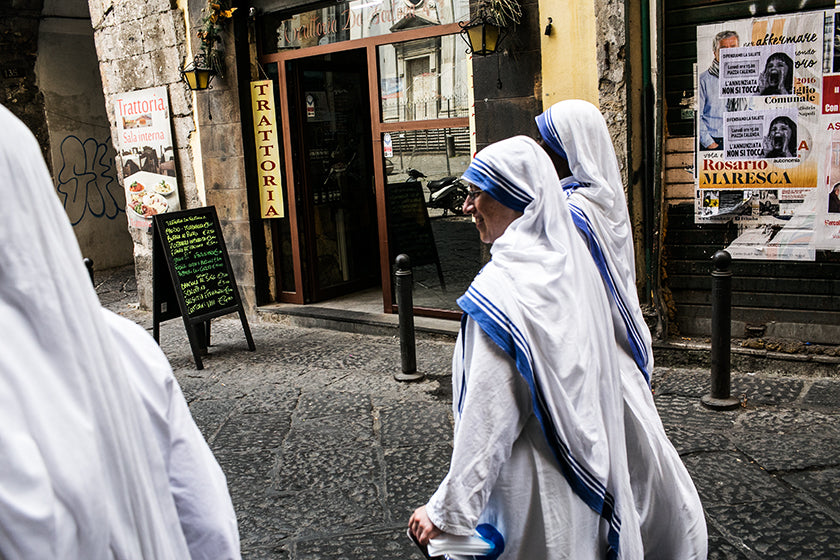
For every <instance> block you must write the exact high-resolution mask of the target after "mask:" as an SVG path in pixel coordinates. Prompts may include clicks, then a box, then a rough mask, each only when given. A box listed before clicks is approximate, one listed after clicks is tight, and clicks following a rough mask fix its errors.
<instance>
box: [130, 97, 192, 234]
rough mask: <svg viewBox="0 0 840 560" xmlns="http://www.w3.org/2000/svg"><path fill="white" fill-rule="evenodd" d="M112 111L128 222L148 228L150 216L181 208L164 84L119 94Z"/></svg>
mask: <svg viewBox="0 0 840 560" xmlns="http://www.w3.org/2000/svg"><path fill="white" fill-rule="evenodd" d="M114 112H115V114H116V119H117V128H118V130H119V134H118V138H119V158H120V165H121V166H122V175H123V185H124V187H125V201H126V204H125V213H126V216H127V217H128V224H129V226H131V227H134V228H142V229H148V228H149V227H151V225H152V216H154V215H156V214H165V213H166V212H175V211H178V210H180V209H181V199H180V195H179V194H178V179H177V173H176V169H175V158H174V153H175V151H174V149H173V147H172V123H171V118H170V115H169V99H168V98H167V93H166V87H155V88H150V89H144V90H140V91H132V92H128V93H123V94H121V95H119V96H118V97H117V98H116V100H115V102H114Z"/></svg>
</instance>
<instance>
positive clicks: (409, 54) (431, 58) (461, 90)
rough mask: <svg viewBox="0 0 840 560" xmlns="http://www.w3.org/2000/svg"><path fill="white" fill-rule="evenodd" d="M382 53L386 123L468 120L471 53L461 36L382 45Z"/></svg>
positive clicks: (383, 109) (380, 75)
mask: <svg viewBox="0 0 840 560" xmlns="http://www.w3.org/2000/svg"><path fill="white" fill-rule="evenodd" d="M378 52H379V79H380V109H381V114H382V122H404V121H415V120H427V119H443V118H455V117H466V116H468V114H469V95H468V83H467V78H468V75H469V72H468V70H467V53H466V50H465V49H464V44H463V41H461V39H460V38H459V37H458V36H455V35H446V36H443V37H431V38H428V39H418V40H416V41H406V42H404V43H394V44H389V45H382V46H380V47H379V49H378Z"/></svg>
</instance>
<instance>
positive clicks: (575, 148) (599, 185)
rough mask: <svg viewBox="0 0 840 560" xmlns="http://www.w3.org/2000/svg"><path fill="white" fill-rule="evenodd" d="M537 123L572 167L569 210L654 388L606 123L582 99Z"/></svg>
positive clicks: (625, 216)
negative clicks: (585, 240)
mask: <svg viewBox="0 0 840 560" xmlns="http://www.w3.org/2000/svg"><path fill="white" fill-rule="evenodd" d="M536 120H537V127H538V128H539V131H540V134H541V135H542V137H543V140H544V141H545V143H546V144H548V146H549V147H551V148H552V149H553V150H554V151H555V152H557V153H558V154H559V155H561V156H562V157H564V158H565V159H566V160H567V161H568V162H569V169H570V170H571V172H572V176H573V177H574V178H575V179H576V180H577V182H576V183H575V182H572V183H571V184H570V185H567V186H565V187H564V188H566V192H567V194H568V195H569V207H570V209H571V211H572V215H573V218H574V219H575V224H576V225H577V226H578V228H579V229H580V230H581V233H582V234H583V235H584V237H585V238H586V239H587V242H588V244H589V249H590V252H591V253H592V256H593V258H594V259H595V262H596V264H597V265H598V269H599V271H600V272H601V276H602V277H603V279H604V283H605V284H606V286H607V290H608V291H609V294H610V296H611V297H612V299H613V302H614V303H615V305H616V307H617V309H618V312H619V313H620V315H621V318H622V322H623V323H624V325H623V326H624V329H625V331H626V336H627V340H628V343H629V345H630V349H631V352H632V355H633V359H634V360H635V362H636V365H637V366H638V367H639V369H640V370H641V372H642V373H643V375H644V376H645V379H646V380H647V382H648V384H649V383H650V373H651V372H652V371H653V349H652V347H651V336H650V330H649V329H648V327H647V323H645V320H644V316H643V315H642V310H641V307H640V306H639V296H638V294H637V292H636V269H635V264H634V263H635V258H634V254H633V232H632V229H631V226H630V218H629V215H628V213H627V202H626V201H625V198H624V189H623V187H622V182H621V173H620V172H619V169H618V161H617V160H616V157H615V150H614V148H613V145H612V141H611V140H610V134H609V131H608V130H607V123H606V122H605V121H604V117H603V116H602V115H601V112H600V111H599V110H598V108H597V107H595V106H594V105H592V104H591V103H589V102H587V101H582V100H580V99H570V100H567V101H561V102H559V103H556V104H554V105H552V106H551V108H550V109H549V110H548V111H546V112H545V113H543V114H541V115H540V116H538V117H537V119H536Z"/></svg>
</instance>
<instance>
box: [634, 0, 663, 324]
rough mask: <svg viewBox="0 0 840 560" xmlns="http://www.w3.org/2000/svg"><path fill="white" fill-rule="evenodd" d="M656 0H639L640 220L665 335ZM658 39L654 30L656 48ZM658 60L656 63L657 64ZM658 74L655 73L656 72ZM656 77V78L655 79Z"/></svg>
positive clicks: (650, 287)
mask: <svg viewBox="0 0 840 560" xmlns="http://www.w3.org/2000/svg"><path fill="white" fill-rule="evenodd" d="M659 6H660V2H659V1H658V0H642V2H641V22H640V23H641V34H642V84H643V85H642V88H643V89H642V100H643V101H642V115H643V120H644V133H643V134H642V149H643V154H644V156H643V163H642V165H643V168H642V169H643V171H642V177H643V180H644V185H645V188H644V190H643V192H642V194H643V196H642V220H643V222H644V225H643V228H642V231H643V241H644V255H645V271H646V273H647V274H646V276H647V278H646V282H645V289H646V293H647V295H648V298H650V301H651V303H652V304H653V306H654V309H655V310H656V314H657V326H656V332H654V333H653V334H654V337H656V336H657V335H658V336H659V337H661V338H664V337H666V336H667V332H668V324H667V320H668V311H667V308H666V306H665V305H664V302H663V301H662V290H661V276H660V273H661V271H660V255H661V250H662V248H661V239H662V231H661V230H662V188H663V187H662V176H661V174H660V173H659V172H658V170H659V169H661V168H662V154H661V141H662V138H661V134H660V131H659V127H658V126H657V125H658V123H660V122H661V118H662V117H661V115H660V114H659V111H660V109H659V104H658V102H657V95H656V87H657V86H659V85H660V84H659V83H657V84H654V82H653V76H652V74H653V60H652V57H653V55H654V53H653V52H652V51H651V7H653V9H655V10H656V21H659V15H660V13H661V10H660V8H659ZM660 42H661V39H660V36H659V34H658V33H657V34H656V43H657V50H656V52H659V48H660V47H659V45H660ZM658 67H659V64H657V68H658ZM657 76H658V73H657ZM659 81H660V80H658V79H657V82H659Z"/></svg>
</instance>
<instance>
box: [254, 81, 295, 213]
mask: <svg viewBox="0 0 840 560" xmlns="http://www.w3.org/2000/svg"><path fill="white" fill-rule="evenodd" d="M251 105H252V109H253V113H254V139H255V142H256V146H257V176H258V178H259V184H260V211H261V214H262V217H263V219H265V218H283V217H285V215H286V214H285V212H284V208H283V173H282V170H281V168H280V145H279V143H278V142H277V116H276V111H275V105H274V84H273V82H272V81H271V80H259V81H256V82H251Z"/></svg>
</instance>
